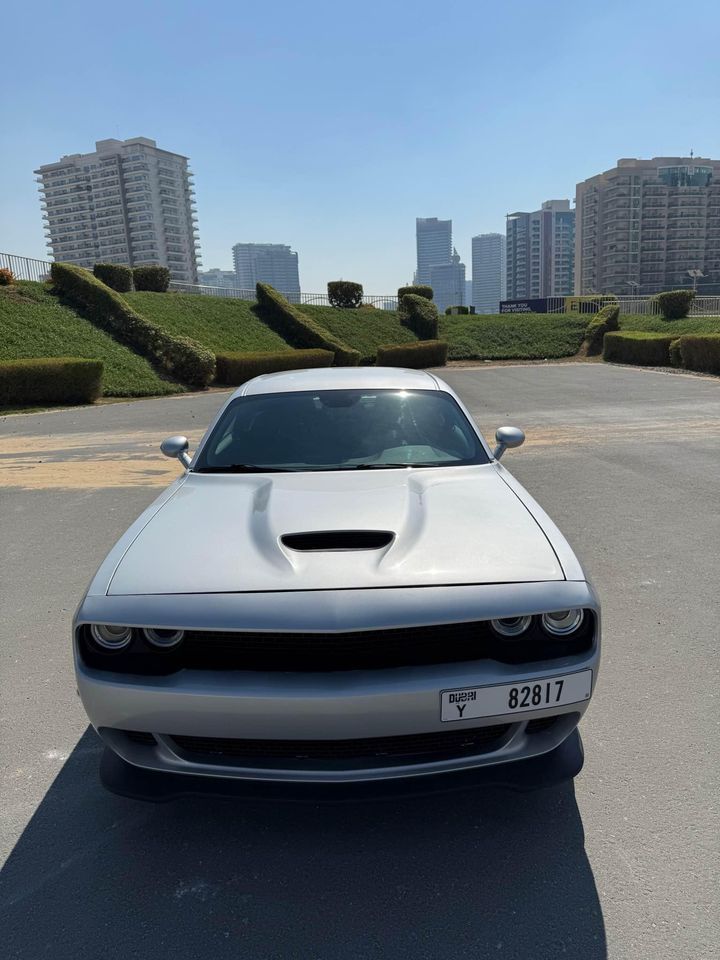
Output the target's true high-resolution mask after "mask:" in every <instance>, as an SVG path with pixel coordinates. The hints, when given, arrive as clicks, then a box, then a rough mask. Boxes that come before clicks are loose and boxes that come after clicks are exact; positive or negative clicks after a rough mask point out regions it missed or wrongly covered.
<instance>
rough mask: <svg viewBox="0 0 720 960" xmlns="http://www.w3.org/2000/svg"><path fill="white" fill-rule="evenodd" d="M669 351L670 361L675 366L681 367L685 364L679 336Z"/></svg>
mask: <svg viewBox="0 0 720 960" xmlns="http://www.w3.org/2000/svg"><path fill="white" fill-rule="evenodd" d="M668 353H669V355H670V363H671V364H672V366H673V367H681V366H682V365H683V360H682V353H681V352H680V337H678V338H677V340H673V342H672V343H671V344H670V349H669V351H668Z"/></svg>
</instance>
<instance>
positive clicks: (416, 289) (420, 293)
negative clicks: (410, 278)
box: [398, 283, 434, 303]
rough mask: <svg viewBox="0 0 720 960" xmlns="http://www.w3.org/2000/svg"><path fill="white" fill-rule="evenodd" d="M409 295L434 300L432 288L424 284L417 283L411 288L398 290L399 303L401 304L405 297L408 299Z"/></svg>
mask: <svg viewBox="0 0 720 960" xmlns="http://www.w3.org/2000/svg"><path fill="white" fill-rule="evenodd" d="M408 294H412V295H414V296H416V297H425V299H426V300H432V298H433V296H434V294H433V288H432V287H428V286H425V284H423V283H415V284H413V285H412V286H410V287H399V288H398V303H400V301H401V300H402V298H403V297H407V296H408Z"/></svg>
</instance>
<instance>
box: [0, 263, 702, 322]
mask: <svg viewBox="0 0 720 960" xmlns="http://www.w3.org/2000/svg"><path fill="white" fill-rule="evenodd" d="M50 266H51V261H50V260H35V259H33V258H32V257H18V256H16V255H15V254H12V253H0V268H4V269H7V270H12V272H13V275H14V276H15V277H16V278H17V279H18V280H37V281H41V282H42V281H43V280H47V279H48V278H49V277H50ZM170 289H171V290H177V291H178V292H179V293H180V292H182V293H197V294H200V295H205V296H211V297H231V298H234V299H236V300H255V291H254V290H243V289H241V288H240V287H212V286H206V285H205V284H201V283H181V282H180V281H178V280H171V281H170ZM280 292H281V293H282V291H280ZM283 296H285V297H287V299H288V300H290V301H291V303H299V304H309V305H312V304H315V305H317V306H321V307H327V306H329V305H330V301H329V299H328V296H327V294H326V293H300V294H298V293H297V292H294V291H291V292H289V293H284V294H283ZM615 299H616V300H617V302H618V303H619V304H620V312H621V313H626V314H639V315H641V316H655V315H659V313H660V309H659V307H658V305H657V301H656V300H655V299H654V298H653V297H650V296H644V297H633V296H625V295H622V296H618V297H616V298H615ZM363 303H364V304H366V305H369V306H373V307H378V308H380V309H381V310H397V308H398V299H397V297H396V296H391V295H389V294H388V295H382V294H377V295H375V294H365V295H364V296H363ZM565 310H566V298H565V297H549V298H548V304H547V312H548V313H564V312H565ZM509 316H512V314H509ZM690 316H691V317H720V296H717V297H702V296H700V297H695V299H694V300H693V302H692V305H691V307H690Z"/></svg>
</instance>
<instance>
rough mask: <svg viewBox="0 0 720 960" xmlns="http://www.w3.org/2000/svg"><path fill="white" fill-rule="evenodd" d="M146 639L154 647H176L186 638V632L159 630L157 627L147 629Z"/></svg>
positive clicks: (145, 632) (145, 630) (145, 631)
mask: <svg viewBox="0 0 720 960" xmlns="http://www.w3.org/2000/svg"><path fill="white" fill-rule="evenodd" d="M143 633H144V634H145V636H146V638H147V639H148V640H149V641H150V643H151V644H152V645H153V646H154V647H166V648H167V647H176V646H177V645H178V644H179V643H180V641H181V640H182V638H183V637H184V636H185V631H184V630H159V629H156V628H155V627H145V628H144V630H143Z"/></svg>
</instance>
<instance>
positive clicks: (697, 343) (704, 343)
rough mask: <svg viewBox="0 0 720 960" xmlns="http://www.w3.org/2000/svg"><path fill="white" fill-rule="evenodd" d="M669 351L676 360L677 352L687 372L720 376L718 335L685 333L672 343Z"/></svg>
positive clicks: (719, 335) (719, 343) (719, 339)
mask: <svg viewBox="0 0 720 960" xmlns="http://www.w3.org/2000/svg"><path fill="white" fill-rule="evenodd" d="M673 348H674V349H673ZM671 351H672V353H673V354H674V355H675V358H676V359H677V355H678V352H679V355H680V360H681V361H682V366H683V367H685V368H686V369H687V370H698V371H701V372H702V373H718V374H720V333H706V334H696V333H686V334H685V335H684V336H682V337H678V339H677V340H674V341H673V343H672V347H671ZM675 365H676V366H679V364H677V363H676V364H675Z"/></svg>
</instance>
